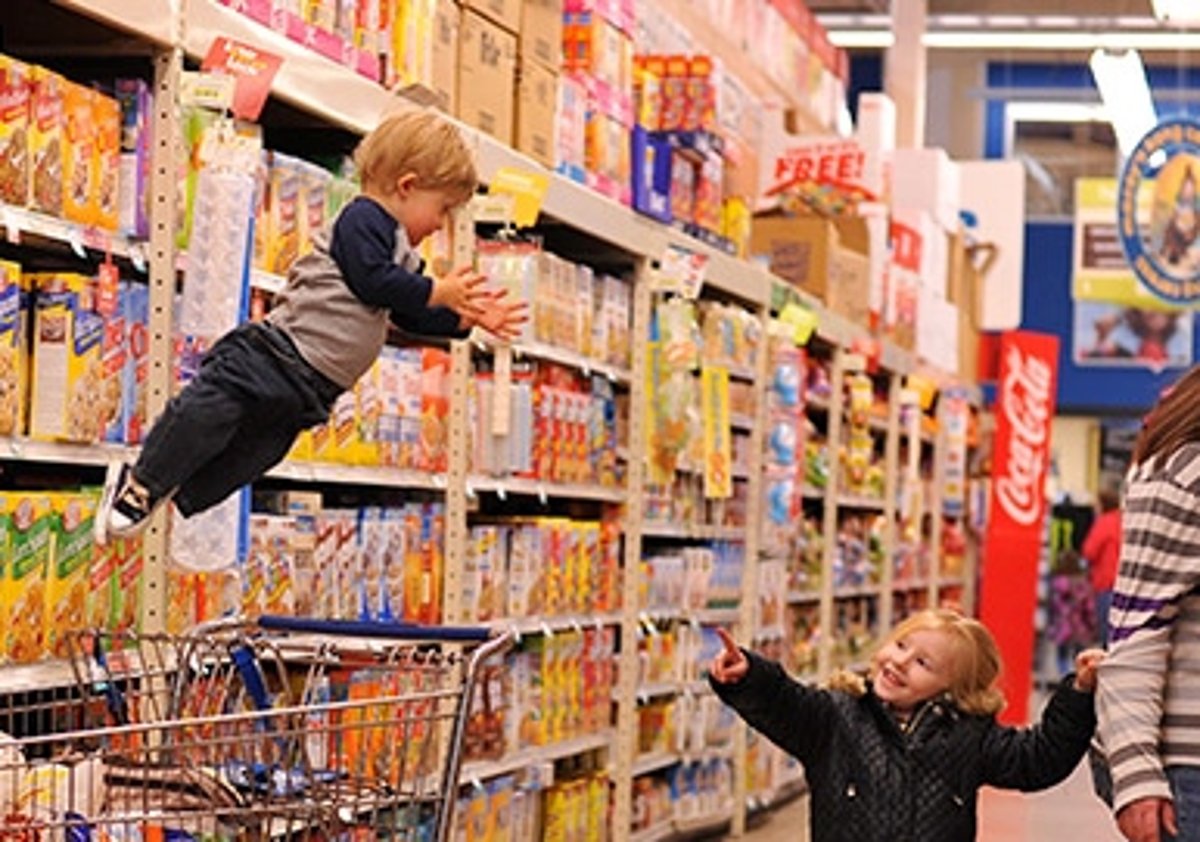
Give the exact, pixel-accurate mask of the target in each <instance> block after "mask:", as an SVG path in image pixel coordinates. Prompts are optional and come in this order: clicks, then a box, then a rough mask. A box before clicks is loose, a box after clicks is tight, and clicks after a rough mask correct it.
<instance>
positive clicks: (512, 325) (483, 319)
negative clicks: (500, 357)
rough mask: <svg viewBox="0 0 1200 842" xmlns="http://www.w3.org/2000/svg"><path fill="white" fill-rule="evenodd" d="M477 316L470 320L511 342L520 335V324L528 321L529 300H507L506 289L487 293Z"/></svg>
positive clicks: (497, 336) (499, 337)
mask: <svg viewBox="0 0 1200 842" xmlns="http://www.w3.org/2000/svg"><path fill="white" fill-rule="evenodd" d="M489 295H490V296H491V300H490V301H488V302H486V303H485V304H484V307H483V309H482V311H481V312H480V314H479V316H478V317H476V318H475V319H473V320H471V321H472V323H473V324H477V325H479V326H480V327H481V328H483V329H484V330H486V331H488V332H489V333H491V334H492V335H493V336H495V337H496V338H497V339H502V340H504V341H505V342H512V341H513V340H514V339H516V338H517V337H519V336H520V335H521V326H522V325H524V324H525V323H526V322H527V321H529V302H527V301H508V300H507V299H508V290H504V289H502V290H497V291H496V292H492V293H489Z"/></svg>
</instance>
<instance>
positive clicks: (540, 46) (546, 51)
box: [519, 0, 563, 73]
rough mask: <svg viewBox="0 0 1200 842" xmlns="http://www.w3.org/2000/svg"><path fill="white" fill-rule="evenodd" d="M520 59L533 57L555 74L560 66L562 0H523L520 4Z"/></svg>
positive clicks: (524, 59) (525, 59) (561, 56)
mask: <svg viewBox="0 0 1200 842" xmlns="http://www.w3.org/2000/svg"><path fill="white" fill-rule="evenodd" d="M519 41H520V49H521V59H522V60H523V61H527V60H529V59H533V60H534V61H539V62H541V63H542V64H543V65H545V66H546V69H548V70H552V71H554V72H555V73H557V72H558V71H559V69H560V68H561V67H562V61H563V55H562V43H563V3H562V0H524V2H523V3H522V4H521V31H520V38H519Z"/></svg>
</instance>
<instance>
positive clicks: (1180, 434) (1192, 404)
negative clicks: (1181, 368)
mask: <svg viewBox="0 0 1200 842" xmlns="http://www.w3.org/2000/svg"><path fill="white" fill-rule="evenodd" d="M1191 442H1200V366H1194V367H1193V368H1192V369H1191V370H1190V371H1188V373H1187V374H1185V375H1183V377H1181V378H1179V380H1178V381H1176V383H1175V385H1174V386H1172V387H1171V389H1170V391H1168V392H1166V393H1165V394H1164V395H1163V396H1162V397H1161V398H1159V401H1158V403H1157V404H1156V405H1155V407H1154V409H1152V410H1150V414H1149V415H1148V416H1146V421H1145V424H1144V425H1143V426H1142V432H1141V434H1140V435H1139V436H1138V440H1137V444H1136V445H1135V446H1134V448H1133V464H1135V465H1141V464H1144V463H1145V462H1147V461H1148V460H1150V459H1153V458H1154V457H1155V456H1159V455H1166V454H1171V453H1174V452H1175V451H1176V450H1178V449H1179V448H1181V447H1183V446H1184V445H1185V444H1190V443H1191Z"/></svg>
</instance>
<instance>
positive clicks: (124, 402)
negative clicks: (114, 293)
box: [121, 283, 150, 444]
mask: <svg viewBox="0 0 1200 842" xmlns="http://www.w3.org/2000/svg"><path fill="white" fill-rule="evenodd" d="M121 302H122V307H123V312H124V319H125V331H126V354H125V371H124V374H123V378H122V389H121V429H122V432H123V436H124V441H125V443H126V444H141V441H142V437H143V436H144V435H145V434H146V432H147V430H148V429H149V426H148V423H147V415H146V396H147V394H148V387H147V380H148V378H149V376H150V289H149V287H147V286H146V285H145V284H137V283H127V284H123V285H122V291H121Z"/></svg>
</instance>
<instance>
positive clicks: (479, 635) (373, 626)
mask: <svg viewBox="0 0 1200 842" xmlns="http://www.w3.org/2000/svg"><path fill="white" fill-rule="evenodd" d="M258 626H259V628H261V629H264V630H266V631H282V632H296V633H300V634H327V635H341V636H345V637H375V638H386V639H389V640H411V641H437V642H465V643H484V642H486V641H488V640H491V639H492V638H493V637H494V636H495V635H494V633H493V632H492V630H491V629H489V628H486V627H483V626H424V625H419V624H417V623H386V622H381V621H374V620H317V619H313V618H310V617H283V616H276V615H265V616H262V617H259V618H258Z"/></svg>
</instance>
